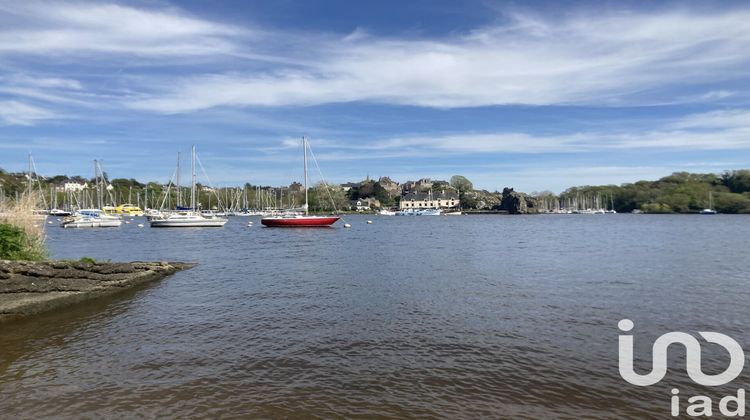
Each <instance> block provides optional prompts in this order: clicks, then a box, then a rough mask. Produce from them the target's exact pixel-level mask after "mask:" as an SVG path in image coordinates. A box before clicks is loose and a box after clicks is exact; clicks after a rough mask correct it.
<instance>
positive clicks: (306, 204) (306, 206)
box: [302, 136, 308, 216]
mask: <svg viewBox="0 0 750 420" xmlns="http://www.w3.org/2000/svg"><path fill="white" fill-rule="evenodd" d="M302 150H303V153H302V154H303V155H304V159H303V160H304V162H305V216H307V213H308V210H307V208H308V203H307V138H306V137H305V136H302Z"/></svg>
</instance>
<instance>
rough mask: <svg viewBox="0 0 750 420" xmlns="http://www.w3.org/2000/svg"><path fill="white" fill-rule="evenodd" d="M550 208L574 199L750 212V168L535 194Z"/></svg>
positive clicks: (667, 209)
mask: <svg viewBox="0 0 750 420" xmlns="http://www.w3.org/2000/svg"><path fill="white" fill-rule="evenodd" d="M536 196H537V198H538V199H539V200H540V202H543V203H544V205H545V206H547V207H550V205H552V204H556V205H557V206H560V207H565V206H566V205H568V203H573V202H580V201H582V200H583V201H584V202H596V203H599V204H600V206H601V207H602V208H611V207H614V210H616V211H617V212H621V213H622V212H632V211H633V210H641V211H643V212H646V213H695V212H698V211H700V210H702V209H706V208H709V207H711V206H712V207H713V208H714V209H715V210H717V211H719V212H720V213H750V170H747V169H741V170H733V171H725V172H724V173H722V174H718V175H717V174H694V173H689V172H675V173H673V174H671V175H669V176H666V177H664V178H661V179H659V180H657V181H638V182H635V183H629V184H622V185H619V186H617V185H603V186H580V187H572V188H568V189H567V190H565V191H564V192H563V193H562V194H560V195H559V196H556V195H554V194H551V193H542V194H536Z"/></svg>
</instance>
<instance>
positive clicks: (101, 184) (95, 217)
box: [60, 160, 122, 229]
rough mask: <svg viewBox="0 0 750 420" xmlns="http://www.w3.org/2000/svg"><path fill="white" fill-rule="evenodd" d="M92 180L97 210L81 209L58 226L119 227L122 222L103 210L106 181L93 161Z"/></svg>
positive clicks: (99, 166)
mask: <svg viewBox="0 0 750 420" xmlns="http://www.w3.org/2000/svg"><path fill="white" fill-rule="evenodd" d="M94 178H95V180H96V181H95V182H96V197H97V205H98V206H99V208H91V209H81V210H78V211H76V212H75V213H73V215H72V216H69V217H66V218H64V219H63V220H62V222H61V223H60V226H61V227H63V228H66V229H69V228H97V227H119V226H120V225H121V224H122V220H121V219H120V217H119V216H117V215H113V214H107V213H106V212H104V210H102V209H103V208H104V205H103V204H104V190H105V188H106V187H105V184H106V179H105V176H104V171H103V170H102V167H101V165H100V163H99V161H96V160H95V161H94ZM110 198H111V197H110Z"/></svg>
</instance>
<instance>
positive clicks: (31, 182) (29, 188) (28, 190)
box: [27, 152, 34, 194]
mask: <svg viewBox="0 0 750 420" xmlns="http://www.w3.org/2000/svg"><path fill="white" fill-rule="evenodd" d="M28 174H29V179H28V183H29V185H28V187H27V188H28V189H27V193H28V194H31V190H33V189H34V180H33V178H31V152H29V172H28Z"/></svg>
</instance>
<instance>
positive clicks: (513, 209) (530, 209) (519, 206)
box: [497, 187, 538, 214]
mask: <svg viewBox="0 0 750 420" xmlns="http://www.w3.org/2000/svg"><path fill="white" fill-rule="evenodd" d="M497 209H498V210H502V211H507V212H508V213H510V214H527V213H536V212H537V210H538V206H537V202H536V199H535V198H533V197H529V196H528V195H526V194H524V193H520V192H516V191H513V188H508V187H505V188H503V195H502V198H501V201H500V205H499V206H498V207H497Z"/></svg>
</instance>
